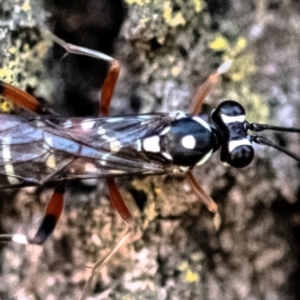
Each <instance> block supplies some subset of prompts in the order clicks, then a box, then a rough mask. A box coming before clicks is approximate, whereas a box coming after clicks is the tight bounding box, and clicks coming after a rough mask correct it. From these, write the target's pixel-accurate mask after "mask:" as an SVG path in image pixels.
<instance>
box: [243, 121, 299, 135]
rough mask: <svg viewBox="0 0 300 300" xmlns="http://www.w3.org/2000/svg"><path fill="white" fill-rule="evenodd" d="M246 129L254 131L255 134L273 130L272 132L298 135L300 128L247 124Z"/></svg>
mask: <svg viewBox="0 0 300 300" xmlns="http://www.w3.org/2000/svg"><path fill="white" fill-rule="evenodd" d="M248 129H249V130H252V131H255V132H261V131H264V130H273V131H283V132H298V133H300V128H295V127H281V126H273V125H268V124H258V123H252V124H248Z"/></svg>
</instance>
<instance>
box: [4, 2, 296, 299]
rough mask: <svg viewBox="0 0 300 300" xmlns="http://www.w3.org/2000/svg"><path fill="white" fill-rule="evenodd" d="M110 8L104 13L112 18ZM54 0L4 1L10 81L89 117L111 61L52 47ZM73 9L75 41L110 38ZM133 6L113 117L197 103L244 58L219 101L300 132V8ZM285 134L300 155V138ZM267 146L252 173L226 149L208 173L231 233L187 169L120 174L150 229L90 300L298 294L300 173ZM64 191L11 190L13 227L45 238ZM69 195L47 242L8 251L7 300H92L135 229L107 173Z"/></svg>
mask: <svg viewBox="0 0 300 300" xmlns="http://www.w3.org/2000/svg"><path fill="white" fill-rule="evenodd" d="M100 2H101V3H104V4H103V8H102V10H101V16H102V19H101V18H100V19H101V20H102V22H103V23H104V24H108V23H107V22H108V21H105V20H104V19H103V15H106V13H105V7H106V6H105V1H100ZM100 2H99V3H100ZM116 2H118V1H116ZM87 3H93V1H87ZM46 4H47V5H44V6H45V7H46V8H47V10H46V9H45V7H44V6H43V5H42V4H41V3H40V2H39V1H36V0H23V1H17V0H13V1H12V0H0V76H1V78H2V79H3V80H5V81H8V82H11V83H13V84H15V85H16V86H19V87H20V88H22V89H27V90H28V91H29V92H31V93H33V94H34V95H35V96H36V97H40V98H42V99H44V100H46V101H48V102H49V105H51V106H52V107H54V108H56V110H58V111H59V112H62V113H63V114H64V115H68V114H69V115H70V114H72V115H73V114H80V109H82V108H81V105H86V106H88V108H87V110H88V109H89V108H90V107H92V108H93V107H94V106H95V105H96V104H95V103H97V99H98V92H99V90H98V85H100V84H101V80H103V77H104V75H103V74H105V65H104V66H102V69H99V77H97V76H98V75H97V73H96V72H95V70H93V72H91V73H92V74H93V75H92V76H91V77H93V78H92V79H91V78H89V77H87V76H88V75H85V74H86V73H89V68H91V69H92V67H91V66H90V65H91V64H93V62H92V63H91V62H88V63H87V64H88V68H87V69H86V70H81V67H76V66H75V67H74V69H73V68H72V62H70V61H71V60H72V58H71V57H69V56H67V57H66V58H64V59H63V60H60V57H56V56H55V55H54V56H53V55H51V53H53V52H54V54H55V49H54V50H53V48H51V47H52V43H51V42H50V41H49V40H47V38H46V35H45V32H46V29H47V28H48V25H47V24H48V23H49V22H48V21H49V20H52V21H53V18H54V22H55V17H58V15H59V14H61V13H62V11H63V10H59V9H57V7H55V6H54V4H53V3H52V2H51V1H47V3H46ZM73 5H74V7H72V9H71V8H68V9H69V10H70V11H71V12H67V13H66V14H68V16H71V17H70V18H66V19H65V20H64V21H65V22H66V25H65V27H66V32H67V34H69V35H70V39H72V40H68V42H72V43H76V37H78V43H80V44H81V43H84V41H85V37H86V36H89V38H86V40H88V42H87V45H85V44H82V45H83V46H90V43H89V42H90V40H91V38H90V36H91V35H92V34H91V32H93V34H95V36H97V30H94V29H93V30H92V29H91V25H90V23H92V21H93V18H92V17H88V15H84V16H82V15H81V13H80V12H78V11H76V1H74V4H73ZM126 7H127V12H126V17H125V19H124V23H123V25H122V28H121V31H120V33H119V34H118V36H117V37H116V39H115V43H114V47H112V46H109V47H108V51H109V52H110V53H113V56H114V57H115V58H117V59H118V60H119V61H120V62H121V64H122V70H121V75H120V80H119V82H118V85H117V87H116V92H115V95H114V100H113V103H112V111H111V113H112V114H115V115H117V114H130V113H149V112H154V111H171V110H177V109H181V110H185V111H187V109H188V107H189V104H190V101H191V99H192V96H193V94H194V92H195V91H196V88H197V86H199V85H200V84H201V83H202V82H203V81H204V80H205V78H207V76H208V75H209V74H210V73H211V72H213V71H214V70H215V69H216V68H217V67H218V66H219V65H220V64H221V63H222V62H223V61H224V60H226V59H228V58H233V59H234V62H235V63H234V65H233V67H232V69H231V70H230V71H229V72H228V73H227V74H225V76H224V78H223V82H222V84H221V85H220V86H218V87H217V88H216V89H215V90H214V91H213V93H212V94H211V95H210V96H209V97H208V99H207V103H208V104H210V105H213V106H216V105H217V104H218V103H220V101H221V100H224V99H229V98H231V99H233V98H234V99H235V100H238V101H240V102H241V103H242V104H243V105H245V107H247V109H248V111H249V118H250V121H258V122H268V123H272V124H277V125H282V126H296V127H297V126H298V127H299V125H298V124H299V109H300V105H299V94H300V83H299V78H300V62H299V53H300V44H299V40H300V39H299V28H300V18H299V17H300V16H299V14H300V13H299V11H300V3H299V2H297V1H282V2H280V1H277V2H276V1H256V2H245V1H207V2H202V1H197V0H188V1H183V0H182V1H181V0H172V1H155V0H153V1H146V0H144V1H142V0H141V1H129V0H128V1H127V3H126ZM54 8H55V9H54ZM65 10H66V8H65ZM73 11H74V13H72V12H73ZM86 11H88V10H82V14H83V13H85V14H86V13H87V12H86ZM75 12H76V13H75ZM93 13H95V14H97V10H95V9H94V11H93ZM99 14H100V12H99ZM112 15H113V14H112ZM67 19H68V20H67ZM70 20H71V21H73V23H72V22H71V23H68V21H70ZM89 22H90V23H89ZM99 22H100V21H99ZM50 23H51V21H50ZM68 24H69V25H68ZM70 24H71V25H72V26H71V25H70ZM74 24H75V25H76V26H77V27H76V26H75V25H74ZM109 24H111V23H109ZM52 25H53V24H52ZM68 26H69V27H68ZM89 26H90V27H89ZM99 26H103V24H102V25H99ZM50 27H51V26H50ZM107 27H109V26H108V25H107ZM85 28H89V31H85ZM111 28H115V27H114V25H113V23H112V24H111ZM111 30H113V32H114V34H115V35H116V33H117V31H118V30H117V29H111ZM94 31H95V32H96V33H95V32H94ZM76 32H77V35H76ZM112 39H113V38H112ZM98 42H99V43H100V41H98ZM95 44H97V43H96V42H95ZM112 51H113V52H112ZM49 53H50V54H49ZM62 54H63V51H62ZM68 59H69V60H68ZM84 64H85V62H84V63H83V65H84ZM99 68H100V67H99ZM66 74H67V75H68V76H70V78H71V80H70V81H71V82H72V80H73V82H75V83H76V84H74V85H78V84H77V82H80V88H79V89H80V92H78V93H82V92H83V91H86V95H87V98H88V99H87V101H90V102H88V103H85V102H83V103H80V105H78V103H77V104H76V103H74V106H78V107H79V112H78V111H77V112H76V111H75V108H73V106H72V99H71V100H70V99H64V97H65V96H64V95H65V94H67V93H65V91H66V86H68V85H69V84H70V83H69V82H67V80H66V77H67V75H66ZM95 78H96V79H95ZM86 81H87V82H86ZM98 81H99V82H98ZM73 93H74V92H73ZM66 103H67V104H66ZM5 107H6V106H5ZM5 107H4V108H5ZM2 108H3V107H2ZM73 110H74V111H73ZM272 137H273V139H276V140H277V141H278V142H279V143H281V144H282V145H284V146H286V147H288V148H289V149H291V150H293V151H294V152H296V153H299V148H300V147H299V145H300V143H299V142H300V141H299V137H298V136H297V134H289V135H288V136H286V135H280V136H278V135H276V136H272ZM255 150H256V154H257V156H256V159H255V161H254V162H253V163H252V164H251V165H250V166H249V167H247V168H245V169H242V170H235V169H232V168H228V167H225V166H223V165H222V164H221V163H220V162H219V154H218V153H216V154H214V155H213V157H212V159H211V160H210V161H209V162H207V163H206V164H205V165H203V166H201V167H198V168H196V169H195V171H194V174H195V175H196V177H197V179H198V180H199V182H201V184H202V187H203V188H204V189H205V190H206V191H207V193H209V194H210V195H212V197H213V198H214V200H215V201H216V202H217V203H218V205H219V212H220V216H221V219H222V223H221V226H220V228H219V229H217V228H216V227H215V225H214V221H213V217H212V215H211V214H210V213H209V212H208V211H207V210H206V209H205V208H203V207H201V206H200V204H199V203H198V201H197V197H196V196H195V194H194V193H193V191H192V190H191V188H190V186H189V185H188V183H187V181H186V180H185V179H184V178H183V177H173V176H159V177H144V178H140V177H136V178H124V179H123V178H121V179H118V183H119V185H120V189H121V192H122V194H123V196H124V198H125V199H126V201H127V202H128V203H130V206H131V207H132V211H133V213H134V216H135V219H136V223H137V230H136V234H135V235H134V236H133V237H132V239H131V241H129V242H128V243H127V245H126V246H124V247H122V249H121V250H120V251H119V252H118V253H117V254H116V255H115V256H114V258H113V259H112V261H111V262H110V263H109V264H108V265H107V266H105V267H104V268H103V269H102V270H101V271H100V272H99V276H98V278H97V282H96V283H95V285H94V286H93V289H92V291H91V294H90V298H89V299H143V300H145V299H149V300H150V299H160V300H163V299H172V300H173V299H201V300H202V299H203V300H210V299H214V300H215V299H224V300H227V299H228V300H232V299H237V300H239V299H241V300H242V299H243V300H245V299H247V300H252V299H288V300H294V299H295V300H296V299H298V298H299V292H300V291H299V286H298V278H299V223H300V218H299V201H298V190H299V167H298V164H297V163H296V162H295V161H293V160H292V159H290V158H288V157H286V156H285V155H284V154H282V153H278V152H277V151H276V150H273V149H266V148H264V147H256V148H255ZM51 192H52V189H51V188H46V189H42V188H39V189H37V188H27V189H22V190H19V191H13V190H7V191H3V192H1V195H0V196H1V201H0V203H1V204H0V209H1V211H0V214H1V218H0V220H1V221H0V226H1V227H0V228H1V230H2V231H3V232H5V233H11V232H14V233H15V232H16V233H24V232H29V233H33V232H34V229H35V228H36V227H37V226H38V224H39V220H40V218H41V216H42V213H43V210H44V208H45V206H46V203H47V199H48V198H49V197H50V195H51ZM66 202H67V203H66V208H65V210H64V214H63V216H62V218H61V220H60V222H59V224H58V227H57V228H56V230H55V232H54V234H53V235H52V237H50V238H49V240H48V241H47V242H46V243H45V245H44V246H43V247H39V246H29V247H25V246H23V245H15V244H9V245H1V246H2V248H1V259H0V299H1V300H6V299H7V300H10V299H47V300H48V299H78V298H79V296H80V293H81V290H82V288H83V286H84V283H85V281H86V280H87V278H88V276H89V274H90V269H89V268H87V267H86V266H91V265H93V263H94V262H95V261H97V260H98V259H100V258H101V257H103V256H104V255H105V253H108V251H109V250H110V249H112V247H113V246H114V245H115V244H116V242H117V241H118V240H119V239H120V238H121V237H122V234H123V233H124V229H125V226H124V223H123V221H122V220H121V218H120V217H119V216H118V215H117V214H116V213H115V212H114V210H113V209H112V208H111V206H110V203H109V200H108V197H107V190H106V187H105V182H104V181H100V182H99V184H97V187H96V188H88V187H85V186H84V185H82V186H80V184H78V185H74V184H73V185H72V184H70V185H69V187H68V189H67V193H66Z"/></svg>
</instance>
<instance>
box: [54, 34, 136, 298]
mask: <svg viewBox="0 0 300 300" xmlns="http://www.w3.org/2000/svg"><path fill="white" fill-rule="evenodd" d="M51 38H52V39H53V40H54V41H55V42H57V43H58V44H59V45H61V46H62V47H63V48H65V49H66V51H67V52H68V53H73V54H77V55H85V56H90V57H94V58H97V59H102V60H105V61H107V62H108V63H109V69H108V73H107V76H106V78H105V81H104V83H103V86H102V89H101V98H100V101H99V115H101V116H108V115H109V107H110V103H111V99H112V95H113V92H114V89H115V85H116V83H117V80H118V76H119V73H120V64H119V62H118V61H117V60H115V59H113V58H112V57H110V56H108V55H106V54H104V53H102V52H98V51H94V50H91V49H88V48H84V47H80V46H76V45H73V44H68V43H66V42H65V41H63V40H62V39H60V38H58V37H56V36H54V35H51ZM107 185H108V190H109V195H110V201H111V203H112V205H113V207H114V208H115V209H116V210H117V212H118V213H119V214H120V216H121V217H122V219H123V220H124V221H125V222H126V224H127V226H128V228H127V231H126V233H125V235H124V236H123V237H122V239H121V240H120V241H119V242H118V243H117V244H116V245H115V247H114V248H113V249H112V250H111V251H110V253H109V254H108V255H107V256H105V257H104V258H102V259H101V260H99V261H98V262H97V263H96V264H95V265H94V266H93V268H92V273H91V275H90V277H89V279H88V281H87V282H86V284H85V287H84V289H83V292H82V295H81V298H80V299H85V298H86V296H87V294H88V290H89V289H90V286H91V285H92V282H93V279H94V277H95V275H96V274H97V272H98V271H99V270H100V269H101V268H102V267H103V266H104V265H105V264H106V263H107V262H108V261H109V260H110V259H111V257H112V256H113V255H114V254H115V253H116V252H117V251H118V249H119V248H120V247H121V245H123V243H124V242H125V241H126V240H127V238H128V237H129V236H130V235H131V233H132V232H133V217H132V214H131V213H130V211H129V209H128V208H127V206H126V203H125V201H124V199H123V197H122V195H121V193H120V191H119V189H118V187H117V185H116V183H115V180H114V178H107Z"/></svg>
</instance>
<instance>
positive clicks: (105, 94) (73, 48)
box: [49, 33, 120, 116]
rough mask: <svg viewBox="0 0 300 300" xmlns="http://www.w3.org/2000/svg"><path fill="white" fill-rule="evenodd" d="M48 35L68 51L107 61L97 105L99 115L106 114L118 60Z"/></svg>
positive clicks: (117, 69) (117, 75) (116, 77)
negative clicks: (107, 66)
mask: <svg viewBox="0 0 300 300" xmlns="http://www.w3.org/2000/svg"><path fill="white" fill-rule="evenodd" d="M49 35H50V38H51V39H52V40H53V41H54V42H56V43H57V44H59V45H60V46H61V47H63V48H64V49H65V50H66V51H67V52H68V53H72V54H77V55H84V56H89V57H93V58H97V59H101V60H104V61H106V62H108V63H109V70H108V73H107V75H106V78H105V81H104V83H103V85H102V90H101V102H100V106H99V113H100V115H102V116H108V114H109V106H110V102H111V99H112V94H113V92H114V89H115V85H116V82H117V80H118V77H119V73H120V64H119V62H118V61H117V60H116V59H114V58H112V57H111V56H109V55H107V54H105V53H102V52H100V51H96V50H92V49H88V48H85V47H81V46H77V45H73V44H69V43H67V42H65V41H64V40H62V39H60V38H59V37H57V36H56V35H54V34H52V33H49Z"/></svg>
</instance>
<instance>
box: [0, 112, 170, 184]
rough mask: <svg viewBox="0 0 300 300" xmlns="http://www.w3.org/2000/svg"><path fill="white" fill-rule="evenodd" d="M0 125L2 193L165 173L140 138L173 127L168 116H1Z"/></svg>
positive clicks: (162, 165) (163, 166)
mask: <svg viewBox="0 0 300 300" xmlns="http://www.w3.org/2000/svg"><path fill="white" fill-rule="evenodd" d="M0 122H1V129H0V142H1V149H0V188H5V187H12V186H22V185H40V184H44V183H45V182H56V181H60V180H64V179H76V178H78V179H84V178H94V177H107V176H122V175H123V176H124V175H126V174H128V175H130V174H158V173H164V172H165V168H166V166H165V165H164V163H163V162H158V161H152V160H150V159H149V158H147V157H146V156H145V155H144V154H143V152H142V151H139V147H140V144H139V143H140V142H139V140H140V139H141V138H143V137H146V136H148V135H151V134H155V133H158V132H159V131H160V130H161V129H162V128H163V127H164V126H166V125H167V124H169V123H170V122H171V119H170V118H169V117H168V116H167V115H164V114H153V115H141V116H124V117H123V116H119V117H108V118H91V119H83V118H59V117H35V118H27V119H25V118H18V117H15V116H11V115H0Z"/></svg>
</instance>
